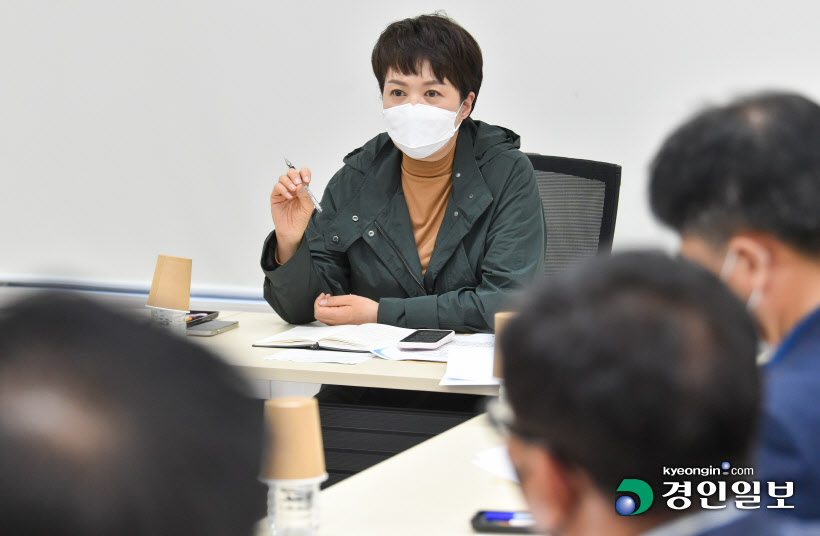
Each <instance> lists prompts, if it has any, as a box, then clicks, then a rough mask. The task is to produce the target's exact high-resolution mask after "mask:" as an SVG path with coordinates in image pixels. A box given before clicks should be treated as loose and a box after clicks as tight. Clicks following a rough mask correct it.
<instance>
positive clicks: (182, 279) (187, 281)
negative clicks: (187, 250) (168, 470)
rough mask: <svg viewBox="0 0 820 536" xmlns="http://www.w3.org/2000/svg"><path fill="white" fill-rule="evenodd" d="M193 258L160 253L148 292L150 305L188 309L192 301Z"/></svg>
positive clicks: (175, 309)
mask: <svg viewBox="0 0 820 536" xmlns="http://www.w3.org/2000/svg"><path fill="white" fill-rule="evenodd" d="M191 264H192V261H191V259H186V258H184V257H172V256H171V255H159V256H158V258H157V266H156V268H155V269H154V279H153V281H151V292H150V293H149V294H148V305H150V306H151V307H160V308H162V309H170V310H174V311H186V312H187V311H188V309H190V308H191V307H190V302H191Z"/></svg>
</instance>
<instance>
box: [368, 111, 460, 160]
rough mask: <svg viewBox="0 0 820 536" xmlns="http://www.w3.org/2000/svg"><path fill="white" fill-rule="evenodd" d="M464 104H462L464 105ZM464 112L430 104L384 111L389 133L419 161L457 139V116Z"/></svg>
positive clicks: (403, 150)
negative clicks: (454, 135) (453, 138)
mask: <svg viewBox="0 0 820 536" xmlns="http://www.w3.org/2000/svg"><path fill="white" fill-rule="evenodd" d="M463 105H464V103H462V106H463ZM460 111H461V106H459V107H458V110H456V111H455V112H451V111H450V110H445V109H444V108H438V107H437V106H428V105H427V104H416V105H413V104H402V105H401V106H393V107H392V108H385V109H384V110H382V115H383V117H384V123H385V125H387V134H388V135H389V136H390V139H392V140H393V143H395V144H396V146H397V147H398V148H399V149H401V152H403V153H404V154H406V155H407V156H409V157H410V158H415V159H416V160H418V159H420V158H427V157H428V156H430V155H431V154H433V153H435V152H436V151H438V150H439V149H441V148H442V147H444V144H445V143H447V141H449V139H450V138H452V137H453V134H455V133H456V130H458V127H459V126H461V123H459V124H458V126H456V125H455V122H456V117H458V113H459V112H460Z"/></svg>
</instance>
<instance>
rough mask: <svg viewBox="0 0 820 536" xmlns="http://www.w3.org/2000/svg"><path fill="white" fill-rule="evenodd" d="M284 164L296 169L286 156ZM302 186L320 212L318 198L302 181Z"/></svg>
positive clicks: (320, 207)
mask: <svg viewBox="0 0 820 536" xmlns="http://www.w3.org/2000/svg"><path fill="white" fill-rule="evenodd" d="M285 165H287V166H288V167H289V168H290V169H296V166H294V165H293V164H291V163H290V160H288V159H287V158H285ZM302 188H304V189H305V191H306V192H307V193H308V195H309V196H310V200H311V201H313V206H314V207H316V210H318V211H319V212H322V205H320V204H319V200H318V199H316V196H315V195H313V192H311V191H310V188H308V185H307V184H305V183H304V182H303V183H302Z"/></svg>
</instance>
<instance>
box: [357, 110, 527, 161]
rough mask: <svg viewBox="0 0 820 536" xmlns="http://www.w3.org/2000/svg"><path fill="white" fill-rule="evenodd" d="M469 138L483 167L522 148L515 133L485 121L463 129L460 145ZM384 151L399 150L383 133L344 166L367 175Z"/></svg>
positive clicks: (470, 123)
mask: <svg viewBox="0 0 820 536" xmlns="http://www.w3.org/2000/svg"><path fill="white" fill-rule="evenodd" d="M465 135H466V136H469V138H471V139H472V140H473V146H474V148H475V158H476V164H478V166H479V167H481V166H482V165H484V164H485V163H486V162H489V161H490V160H492V159H493V158H494V157H495V156H497V155H499V154H501V153H503V152H504V151H508V150H510V149H518V148H520V147H521V137H520V136H519V135H518V134H516V133H515V132H513V131H512V130H509V129H507V128H504V127H499V126H495V125H490V124H488V123H484V122H483V121H475V120H473V119H471V118H469V117H468V118H467V119H465V120H464V122H463V123H462V124H461V126H460V127H459V134H458V136H459V139H458V142H461V141H462V138H463V137H464V136H465ZM383 150H388V151H389V150H395V151H398V150H399V149H398V148H397V147H396V146H395V145H393V142H392V140H391V139H390V136H388V135H387V133H386V132H382V133H381V134H379V135H378V136H376V137H375V138H373V139H371V140H370V141H368V142H367V143H365V144H364V145H363V146H362V147H360V148H358V149H356V150H355V151H353V152H351V153H350V154H348V155H347V156H345V158H344V163H345V164H346V165H348V166H350V167H352V168H354V169H356V170H358V171H361V172H365V171H366V170H367V169H368V168H369V167H370V165H371V164H372V163H373V161H374V160H375V159H376V156H377V155H378V154H379V152H381V151H383Z"/></svg>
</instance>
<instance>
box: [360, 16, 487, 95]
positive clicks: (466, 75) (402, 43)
mask: <svg viewBox="0 0 820 536" xmlns="http://www.w3.org/2000/svg"><path fill="white" fill-rule="evenodd" d="M370 61H371V63H372V64H373V74H375V75H376V79H377V80H378V81H379V90H380V91H381V92H382V93H384V81H385V77H386V76H387V71H388V70H389V69H394V70H396V71H399V72H401V73H402V74H404V75H411V74H412V75H418V74H421V66H422V64H423V63H424V62H425V61H429V62H430V67H431V68H432V69H433V75H434V76H435V77H436V78H437V79H438V80H439V81H442V82H443V81H444V80H445V79H447V80H449V81H450V83H451V84H453V85H454V86H455V87H456V88H457V89H458V91H459V93H460V94H461V100H462V101H463V100H464V99H466V98H467V95H469V94H470V92H471V91H472V92H473V93H475V96H476V99H478V90H479V89H481V80H482V79H483V77H484V74H483V67H484V60H483V58H482V56H481V48H479V46H478V43H477V42H476V40H475V39H474V38H473V36H472V35H470V34H469V33H468V32H467V30H465V29H464V28H462V27H461V26H459V25H458V24H456V23H455V22H453V20H451V19H450V18H448V17H447V16H445V15H439V14H434V15H421V16H419V17H416V18H412V19H404V20H400V21H397V22H394V23H392V24H391V25H390V26H388V27H387V28H386V29H385V30H384V31H383V32H382V34H381V36H379V40H378V41H377V42H376V46H375V47H373V54H372V56H371V58H370ZM473 108H475V101H473Z"/></svg>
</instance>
